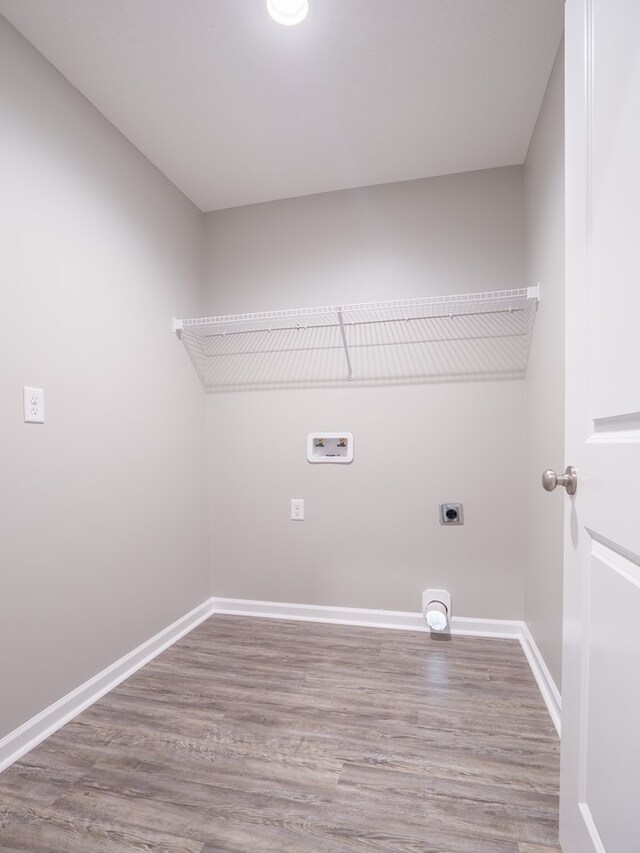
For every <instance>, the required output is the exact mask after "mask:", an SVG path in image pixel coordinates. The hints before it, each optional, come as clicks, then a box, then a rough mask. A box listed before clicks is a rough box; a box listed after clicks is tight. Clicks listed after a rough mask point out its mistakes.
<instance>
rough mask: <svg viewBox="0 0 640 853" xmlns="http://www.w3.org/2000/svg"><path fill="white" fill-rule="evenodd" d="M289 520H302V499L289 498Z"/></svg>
mask: <svg viewBox="0 0 640 853" xmlns="http://www.w3.org/2000/svg"><path fill="white" fill-rule="evenodd" d="M291 521H304V500H303V499H302V498H291Z"/></svg>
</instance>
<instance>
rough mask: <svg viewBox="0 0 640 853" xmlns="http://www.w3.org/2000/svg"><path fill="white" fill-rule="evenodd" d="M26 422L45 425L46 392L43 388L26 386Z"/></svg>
mask: <svg viewBox="0 0 640 853" xmlns="http://www.w3.org/2000/svg"><path fill="white" fill-rule="evenodd" d="M23 391H24V398H23V399H24V422H25V423H26V424H43V423H44V391H43V390H42V388H31V387H29V386H27V385H25V386H24V389H23Z"/></svg>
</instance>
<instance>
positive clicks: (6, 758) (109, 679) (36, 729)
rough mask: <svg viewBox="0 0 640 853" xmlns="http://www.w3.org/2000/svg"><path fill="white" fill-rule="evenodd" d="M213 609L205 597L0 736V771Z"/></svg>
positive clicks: (185, 632)
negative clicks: (197, 604) (121, 655)
mask: <svg viewBox="0 0 640 853" xmlns="http://www.w3.org/2000/svg"><path fill="white" fill-rule="evenodd" d="M213 610H214V607H213V599H208V600H207V601H205V602H204V603H203V604H200V605H199V606H198V607H195V608H194V609H193V610H192V611H190V612H189V613H187V614H186V615H185V616H183V617H181V618H180V619H178V620H177V621H176V622H174V623H173V624H172V625H169V626H168V627H167V628H164V629H163V630H162V631H160V633H158V634H156V635H155V637H151V639H149V640H147V641H146V642H144V643H142V645H140V646H138V647H137V648H135V649H133V651H131V652H129V653H128V654H126V655H125V656H124V657H122V658H120V660H117V661H116V662H115V663H112V664H111V665H110V666H108V667H107V668H106V669H103V670H102V672H99V673H98V674H97V675H94V677H93V678H90V679H89V681H85V683H84V684H81V685H80V687H77V688H76V689H75V690H72V691H71V693H68V694H67V695H66V696H63V697H62V699H59V700H58V701H57V702H55V703H54V704H53V705H50V706H49V707H48V708H45V710H44V711H41V712H40V713H39V714H37V716H35V717H32V719H30V720H28V721H27V722H26V723H24V724H23V725H22V726H20V727H19V728H17V729H15V731H13V732H10V733H9V734H8V735H6V737H4V738H2V740H0V771H2V770H4V769H5V768H6V767H9V765H10V764H13V762H14V761H17V760H18V759H19V758H21V757H22V756H23V755H25V754H26V753H27V752H29V750H31V749H33V748H34V747H35V746H37V745H38V744H39V743H41V742H42V741H43V740H45V738H48V737H49V735H52V734H53V733H54V732H55V731H57V730H58V729H59V728H61V727H62V726H64V725H65V724H66V723H68V722H69V721H70V720H72V719H73V718H74V717H76V716H77V715H78V714H80V713H81V712H82V711H84V710H85V708H88V707H89V705H93V703H94V702H96V701H97V700H98V699H100V697H101V696H104V695H105V693H108V692H109V691H110V690H113V688H114V687H116V686H117V685H118V684H120V682H122V681H124V680H125V679H126V678H128V677H129V676H130V675H132V674H133V673H134V672H136V670H138V669H140V668H141V667H143V666H144V665H145V664H147V663H149V661H150V660H152V659H153V658H155V657H156V656H157V655H159V654H160V653H161V652H163V651H164V650H165V649H166V648H168V647H169V646H171V645H172V644H173V643H175V642H176V640H179V639H180V637H183V636H184V635H185V634H187V633H188V632H189V631H191V630H193V628H195V627H196V625H199V624H200V623H201V622H203V621H204V620H205V619H207V618H208V617H209V616H211V615H212V613H213Z"/></svg>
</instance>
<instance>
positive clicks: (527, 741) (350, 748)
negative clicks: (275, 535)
mask: <svg viewBox="0 0 640 853" xmlns="http://www.w3.org/2000/svg"><path fill="white" fill-rule="evenodd" d="M558 774H559V743H558V739H557V736H556V733H555V730H554V728H553V725H552V723H551V721H550V719H549V717H548V714H547V712H546V709H545V707H544V705H543V703H542V699H541V697H540V694H539V692H538V689H537V686H536V684H535V681H534V679H533V676H532V675H531V672H530V670H529V668H528V665H527V663H526V660H525V658H524V655H523V653H522V650H521V648H520V645H519V643H517V642H515V641H508V640H488V639H478V638H464V637H454V638H453V640H452V641H451V642H448V643H441V642H434V641H432V640H431V639H430V637H429V636H428V635H426V634H422V633H416V632H409V631H389V630H380V629H367V628H353V627H347V626H336V625H322V624H316V623H304V622H292V621H285V620H266V619H250V618H243V617H225V616H214V617H212V618H211V619H209V620H207V621H206V622H205V623H203V624H202V625H200V626H199V627H198V628H196V630H195V631H193V632H191V633H190V634H188V635H187V636H186V637H184V638H183V639H182V640H180V641H179V642H178V643H177V644H175V645H174V646H172V647H171V648H170V649H168V650H167V651H166V652H164V653H163V654H162V655H161V656H160V657H158V658H156V659H155V660H154V661H152V662H151V663H150V664H148V665H147V666H146V667H145V668H144V669H143V670H141V671H140V672H138V673H136V674H135V675H133V676H132V677H131V678H129V679H128V680H127V681H126V682H124V683H123V684H121V685H120V686H119V687H118V688H116V689H115V690H114V691H112V692H111V693H110V694H108V695H107V696H105V697H103V698H102V699H101V700H100V701H99V702H97V703H96V704H95V705H93V706H92V707H91V708H89V709H87V710H86V711H85V712H84V713H83V714H81V715H80V716H79V717H77V718H76V719H75V720H74V721H73V722H71V723H69V724H68V725H67V726H65V727H64V728H63V729H61V730H60V731H58V732H57V733H56V734H54V735H53V736H52V737H51V738H49V739H48V740H47V741H46V742H45V743H43V744H41V745H40V746H39V747H37V748H36V749H35V750H33V751H32V752H31V753H29V754H28V755H26V756H25V757H24V758H23V759H22V760H21V761H20V762H19V763H17V764H15V765H13V766H12V767H10V768H9V769H8V770H7V771H5V772H4V773H3V774H2V775H0V849H2V850H3V851H4V850H7V851H12V853H13V851H29V853H44V851H47V853H51V851H69V853H76V851H82V853H123V851H125V850H126V851H142V850H144V851H155V853H214V851H225V853H234V851H237V852H238V853H244V851H278V853H286V851H296V853H300V852H301V851H310V852H311V853H322V851H330V853H338V851H351V850H353V851H355V850H372V851H407V853H412V851H420V853H557V851H559V849H560V848H559V847H558V846H557V844H558V841H557V836H558Z"/></svg>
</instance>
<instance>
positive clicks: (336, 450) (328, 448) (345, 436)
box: [307, 432, 353, 465]
mask: <svg viewBox="0 0 640 853" xmlns="http://www.w3.org/2000/svg"><path fill="white" fill-rule="evenodd" d="M318 441H322V442H324V447H319V446H318V445H317V442H318ZM341 442H344V445H341ZM307 460H308V461H309V462H314V463H317V462H325V463H327V462H328V463H330V464H336V463H338V464H342V465H345V464H348V463H349V462H353V436H352V435H351V433H350V432H310V433H309V435H308V436H307Z"/></svg>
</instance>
